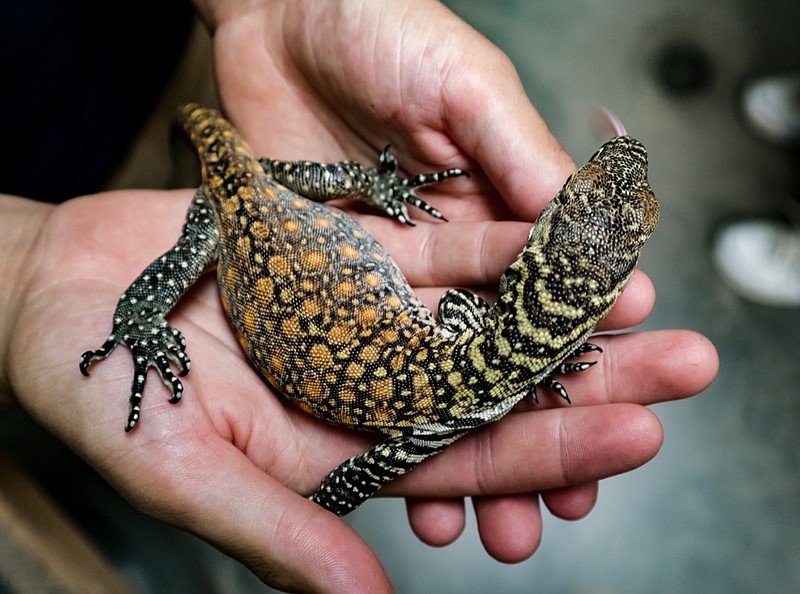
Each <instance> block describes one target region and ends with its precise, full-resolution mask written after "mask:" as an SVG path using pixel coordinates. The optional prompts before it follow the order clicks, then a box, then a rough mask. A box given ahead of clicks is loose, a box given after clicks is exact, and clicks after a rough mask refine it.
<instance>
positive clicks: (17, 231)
mask: <svg viewBox="0 0 800 594" xmlns="http://www.w3.org/2000/svg"><path fill="white" fill-rule="evenodd" d="M52 208H53V207H52V206H50V205H47V204H42V203H38V202H34V201H33V200H27V199H24V198H17V197H14V196H8V195H3V194H0V404H2V403H8V402H11V401H12V400H13V396H12V394H11V388H10V385H9V380H8V377H9V376H8V373H7V371H8V369H7V357H8V345H9V343H10V340H11V334H12V332H13V328H14V325H15V320H16V317H17V312H18V311H19V306H20V299H21V296H22V294H23V291H24V290H25V287H26V286H27V281H28V278H29V275H30V273H31V269H32V262H31V258H30V256H31V249H32V246H33V245H34V243H35V241H36V239H37V237H38V236H39V230H40V229H41V228H42V226H43V224H44V221H45V219H46V217H47V215H48V213H49V212H50V211H51V210H52Z"/></svg>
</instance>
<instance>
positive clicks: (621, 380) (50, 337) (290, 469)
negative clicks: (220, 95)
mask: <svg viewBox="0 0 800 594" xmlns="http://www.w3.org/2000/svg"><path fill="white" fill-rule="evenodd" d="M189 199H190V193H189V192H186V191H178V192H156V191H123V192H115V193H111V194H107V195H97V196H92V197H87V198H82V199H78V200H75V201H72V202H69V203H67V204H64V205H61V206H59V207H56V208H53V209H51V210H49V211H48V216H47V217H46V218H43V220H42V223H41V225H40V228H39V231H38V233H29V234H26V236H28V237H35V241H34V242H33V243H32V244H31V245H29V246H28V249H26V250H19V251H18V254H20V258H19V260H20V264H21V265H20V266H19V267H18V268H17V270H18V275H17V276H16V278H12V279H10V280H11V281H12V282H11V283H10V284H11V285H12V286H14V287H18V290H16V291H15V292H14V296H13V298H12V299H9V300H7V301H5V303H6V304H7V308H4V313H11V314H12V316H11V317H10V318H8V317H4V322H7V323H6V324H4V325H2V326H1V327H2V328H3V333H2V335H0V338H2V339H3V340H2V342H0V345H2V347H0V355H2V361H1V362H2V363H3V365H2V369H5V370H8V374H7V377H5V376H4V378H3V380H4V382H3V384H4V385H7V386H8V388H9V389H10V390H11V391H12V392H13V393H14V394H15V395H16V397H17V398H18V400H19V402H20V403H21V404H22V405H23V406H24V407H25V408H26V409H27V410H28V411H29V412H30V413H31V414H32V415H33V416H34V417H35V418H37V419H38V421H39V422H40V423H41V424H42V425H43V426H45V427H46V428H48V429H49V430H50V431H52V432H53V433H54V434H55V435H57V436H58V437H59V438H60V439H62V440H63V441H64V442H65V443H67V444H68V445H69V446H70V447H71V448H73V449H74V450H75V451H76V452H78V453H79V454H80V455H82V456H83V457H84V458H85V459H87V460H88V461H89V462H90V463H91V464H92V465H93V466H94V467H95V468H96V469H97V470H99V471H100V472H101V473H103V474H104V475H105V476H106V477H107V478H108V479H109V480H110V481H111V482H112V484H114V485H115V486H116V487H117V488H118V489H119V490H120V491H121V492H122V493H123V494H125V495H126V496H127V497H128V498H129V499H130V500H131V501H132V502H133V503H134V504H136V505H137V506H138V507H140V508H141V509H143V510H144V511H146V512H148V513H151V514H153V515H155V516H156V517H159V518H161V519H163V520H165V521H167V522H170V523H173V524H176V525H178V526H181V527H183V528H184V529H186V530H188V531H191V532H193V533H195V534H198V535H200V536H201V537H203V538H205V539H206V540H208V541H210V542H212V543H214V544H215V545H217V546H218V547H219V548H221V549H222V550H224V551H226V552H227V553H229V554H230V555H231V556H233V557H235V558H237V559H239V560H241V561H242V562H244V563H245V564H247V565H248V566H249V567H250V568H251V569H252V570H253V571H255V572H256V573H257V574H258V575H259V576H260V577H261V578H262V579H264V581H266V582H267V583H270V584H272V585H274V586H276V587H279V588H287V589H295V590H306V589H308V590H315V591H319V590H326V591H348V592H357V591H364V592H380V591H388V589H389V587H390V586H389V583H388V579H387V577H386V575H385V573H384V572H383V570H382V568H381V566H380V563H379V561H378V560H377V559H376V558H375V557H374V555H373V554H372V553H371V551H370V550H369V548H368V547H367V545H366V544H365V543H364V542H363V541H362V540H361V539H360V538H359V537H358V535H357V534H356V533H355V532H354V531H353V530H352V529H350V528H349V527H348V526H347V524H346V523H344V522H342V521H341V520H340V519H339V518H336V517H335V516H333V515H332V514H330V513H328V512H326V511H324V510H322V509H321V508H319V507H318V506H316V505H315V504H313V503H310V502H309V501H308V500H306V499H305V498H304V497H303V496H301V495H305V494H308V493H310V492H311V491H313V490H314V489H315V488H316V486H317V484H318V482H319V480H320V479H321V478H322V477H323V476H324V475H325V474H327V472H328V471H329V470H330V469H331V468H333V467H334V466H335V465H336V464H338V463H339V462H340V461H342V460H343V459H345V458H347V457H349V456H351V455H354V454H357V453H360V452H362V451H364V450H365V449H366V448H367V447H368V445H370V444H371V443H372V440H371V438H370V437H369V436H368V435H366V434H361V433H358V432H353V431H347V430H343V429H339V428H336V427H332V426H329V425H326V424H324V423H321V422H318V421H316V420H315V419H312V418H311V417H309V416H308V415H306V414H305V413H302V412H301V411H299V409H297V408H296V407H294V406H292V405H291V404H288V403H286V402H285V401H284V400H283V399H281V398H279V397H278V396H276V395H275V394H274V393H273V392H272V391H271V390H270V389H269V387H268V386H267V385H266V384H265V383H264V382H263V381H262V380H261V378H260V377H259V376H257V374H256V373H255V372H254V371H253V370H252V368H251V367H250V365H249V364H248V362H247V361H246V359H245V357H244V355H243V353H242V351H241V349H240V348H239V345H238V343H237V342H236V340H235V339H234V337H233V334H232V332H231V330H230V328H229V326H228V324H227V321H226V320H225V319H224V316H223V314H222V312H221V308H220V307H219V301H218V294H217V290H216V286H215V283H214V282H213V279H212V278H210V277H205V278H204V279H203V280H202V281H201V282H200V283H199V284H198V285H197V286H196V287H195V289H194V290H192V291H191V292H190V294H189V295H187V296H186V297H185V298H184V300H183V301H182V302H181V303H180V304H179V305H178V307H177V308H176V309H175V310H174V312H173V313H172V314H171V317H170V319H171V321H172V322H173V324H174V325H175V327H177V328H179V329H180V330H181V331H182V332H183V333H184V334H185V336H186V339H187V343H188V347H187V348H188V351H189V353H190V354H191V357H192V360H193V363H194V367H193V371H192V373H191V374H190V375H189V376H188V377H187V378H186V380H185V385H186V394H185V398H184V400H183V401H182V402H181V403H180V404H179V405H177V406H174V405H171V404H169V402H168V399H169V394H168V391H167V390H166V389H164V388H163V387H162V386H161V385H160V384H159V383H157V382H155V381H153V380H154V379H155V374H151V375H152V376H153V377H151V382H150V384H149V387H148V388H147V389H146V393H145V399H144V401H143V413H142V421H141V422H140V425H139V426H137V428H136V430H135V431H134V432H132V433H130V434H127V433H125V431H124V424H125V419H126V415H127V406H128V405H127V395H128V390H129V388H130V381H131V372H132V365H131V360H130V356H129V354H128V353H127V352H126V351H125V349H124V348H120V349H118V350H117V351H115V352H114V353H113V354H112V355H111V357H110V358H109V359H108V360H107V361H105V362H103V363H102V364H99V365H97V366H96V367H94V368H93V373H92V377H91V378H90V379H87V378H84V377H83V376H81V375H80V373H79V372H78V369H77V357H78V356H79V354H80V352H82V351H83V350H84V349H85V348H87V347H91V346H93V345H95V344H99V342H100V341H102V340H103V339H104V338H105V336H106V334H107V333H108V329H109V324H110V320H111V316H112V313H113V309H114V306H115V304H116V300H117V297H118V295H119V293H120V292H121V291H122V290H123V289H124V288H125V287H126V286H127V285H128V284H129V283H130V280H131V279H132V278H133V277H134V276H135V275H136V274H138V272H139V271H140V270H141V269H142V268H143V267H144V266H145V265H146V264H147V263H148V260H150V259H152V258H153V257H154V256H156V255H158V253H160V252H161V251H163V250H164V249H166V248H167V247H169V244H170V242H171V241H172V239H173V238H174V237H175V236H176V235H177V233H178V230H179V227H180V223H181V220H182V211H183V210H184V208H185V207H186V205H187V204H188V201H189ZM38 207H39V206H38V205H36V207H35V208H38ZM142 213H146V216H143V214H142ZM451 225H452V227H459V226H462V225H466V226H468V227H471V226H472V225H474V223H464V224H461V223H458V222H455V223H452V224H448V225H439V226H433V225H432V226H431V230H428V231H423V230H422V229H420V231H417V230H416V229H411V230H409V229H406V230H407V231H408V232H409V233H412V234H414V233H430V234H431V237H432V240H433V241H435V242H437V243H438V242H439V241H441V242H443V245H446V244H447V242H448V241H449V238H450V235H449V234H450V233H451V232H450V231H449V229H450V228H451ZM486 225H487V228H486V231H485V232H486V234H487V238H488V239H489V240H490V243H493V242H495V241H497V239H498V237H496V236H495V235H498V236H502V235H503V234H504V230H505V228H506V226H507V225H509V223H487V224H486ZM468 231H469V229H462V232H461V235H466V234H467V232H468ZM445 232H447V234H446V235H444V236H442V235H441V234H442V233H445ZM458 235H460V234H459V233H455V234H454V236H458ZM412 245H415V246H417V247H416V248H414V250H412V251H413V253H410V254H409V258H410V262H411V264H410V265H409V266H408V267H407V272H408V275H409V277H410V278H411V279H412V282H413V279H419V278H425V277H426V275H427V273H426V272H425V269H426V268H427V267H430V269H431V270H437V269H440V268H441V267H438V266H435V265H434V266H431V263H429V262H426V261H425V260H426V258H425V250H424V248H422V247H421V244H420V243H418V242H416V241H412ZM437 253H438V252H437ZM484 260H487V261H483V262H481V263H479V264H478V265H477V266H475V270H482V269H484V268H486V269H488V270H491V267H492V266H493V264H492V263H491V260H492V258H491V257H487V258H484ZM415 263H416V264H415ZM433 264H435V262H434V263H433ZM470 268H471V267H469V266H466V267H465V270H469V269H470ZM447 270H448V272H446V274H445V277H444V278H439V277H434V278H432V279H431V280H432V281H433V282H434V283H439V282H443V281H445V280H447V281H449V280H453V281H454V284H469V282H474V281H475V280H476V278H475V277H474V276H472V274H473V273H471V272H469V273H467V274H466V275H461V274H458V273H456V272H453V271H452V270H450V269H447ZM490 274H493V273H490ZM645 285H646V283H645ZM435 291H436V290H431V289H429V290H428V292H429V293H431V294H432V293H433V292H435ZM644 293H646V291H644ZM622 299H623V300H624V301H623V303H622V304H621V305H622V306H623V307H622V308H621V310H622V311H623V312H624V311H625V310H626V309H627V310H629V311H639V312H642V311H644V310H646V309H647V307H648V305H649V297H648V296H647V295H643V296H641V295H640V296H637V295H636V294H635V293H631V292H629V293H628V294H626V296H625V297H623V298H622ZM637 301H639V303H638V304H637ZM626 304H627V305H626ZM618 309H619V308H618ZM628 315H629V314H620V313H618V312H615V313H614V315H613V316H612V317H610V321H611V323H612V324H623V325H624V324H626V323H628V322H630V321H631V320H630V318H628V317H626V316H628ZM601 343H602V344H603V345H604V346H606V348H607V352H606V354H605V355H604V356H603V357H602V358H601V364H600V365H598V366H596V367H595V368H594V369H593V370H592V372H591V375H592V377H591V378H590V377H589V376H590V373H586V374H579V375H580V376H576V377H575V380H574V381H573V382H570V384H569V385H570V389H571V390H572V391H573V395H574V396H573V397H574V398H575V400H576V401H577V400H580V402H581V403H583V404H598V406H575V407H572V408H555V409H552V410H541V411H537V412H530V411H524V410H520V411H518V412H517V413H515V414H511V415H509V416H508V417H507V418H506V419H504V420H502V421H501V422H499V423H497V424H495V425H492V426H490V427H488V428H486V429H484V430H480V431H477V432H475V433H474V434H472V435H471V436H468V437H465V438H464V439H462V440H461V441H460V442H458V443H457V444H455V445H454V446H452V447H451V448H450V449H448V450H446V451H445V452H444V453H442V454H440V455H439V456H437V457H435V458H434V459H432V460H431V461H429V462H427V463H425V464H424V465H422V466H421V467H419V468H418V469H416V470H414V471H412V473H410V474H409V475H407V476H406V477H403V478H401V479H400V480H398V481H396V482H395V483H394V484H390V485H388V486H387V489H386V491H385V493H386V494H393V495H398V496H406V497H425V498H428V500H427V503H426V504H424V505H423V504H419V505H414V506H411V507H410V513H411V515H412V525H413V526H414V527H415V529H416V530H417V531H418V532H419V531H422V532H423V533H424V535H423V538H426V539H427V540H429V541H432V540H436V539H437V538H442V535H444V536H445V537H447V534H448V531H451V530H452V526H443V525H442V524H443V522H444V523H445V524H446V523H450V522H452V519H453V518H457V517H458V513H455V514H454V513H453V512H454V510H455V511H456V512H457V508H458V506H459V505H461V504H460V503H459V501H460V499H459V498H461V497H463V496H464V495H476V496H482V497H480V498H479V499H478V501H477V502H476V511H477V514H478V518H479V521H480V524H481V534H482V537H483V539H484V541H485V543H486V546H487V549H488V550H490V551H500V553H499V554H498V556H501V557H502V555H503V551H507V554H508V560H511V559H512V558H513V557H512V556H513V555H519V554H520V551H521V550H523V549H524V548H525V547H528V549H529V552H528V554H530V552H531V551H532V549H530V539H531V534H534V535H537V534H538V533H539V532H540V530H541V526H540V525H538V521H539V513H538V508H537V507H536V497H535V495H533V494H532V493H535V492H537V491H542V492H543V493H542V496H543V498H544V500H545V502H546V503H547V504H548V505H549V506H550V507H551V509H554V510H556V513H557V514H559V515H562V516H565V517H570V516H574V515H581V514H582V513H584V509H588V508H587V504H588V506H590V505H591V501H587V500H586V498H587V497H588V499H593V497H594V490H593V489H594V488H593V487H590V488H589V489H578V490H577V491H575V492H574V493H572V494H571V493H570V491H569V490H568V489H565V487H567V486H569V485H576V484H585V483H587V482H589V483H590V484H591V481H594V480H596V479H598V478H601V477H604V476H607V475H609V474H614V473H617V472H624V471H626V470H629V469H630V468H633V467H635V466H638V465H639V464H641V463H643V462H645V461H646V460H647V459H649V458H650V457H651V456H652V455H653V454H654V453H655V451H656V450H657V449H658V447H659V445H660V439H661V434H660V429H659V425H658V423H657V421H656V420H655V418H654V417H653V416H652V415H651V414H650V413H649V412H647V410H646V409H644V408H642V407H639V406H633V405H631V404H620V403H622V402H628V403H631V402H639V403H644V402H653V401H657V400H666V399H671V398H675V397H679V396H681V395H684V394H687V393H691V392H693V391H696V390H697V389H700V388H701V387H702V386H701V385H700V382H701V381H707V379H708V377H709V375H710V374H709V372H704V371H700V372H698V373H696V374H691V373H686V369H687V368H689V369H696V368H697V366H701V365H703V364H708V362H709V361H710V360H711V359H712V355H713V352H712V351H709V350H708V347H707V345H706V344H705V343H703V342H702V341H701V339H699V338H698V337H696V336H695V335H692V334H684V333H678V332H673V333H662V334H660V335H659V334H655V335H648V334H644V335H639V336H636V335H629V336H621V337H614V338H606V339H603V340H602V341H601ZM642 351H644V352H646V353H647V355H648V356H647V357H645V358H643V357H642V356H641V353H642ZM678 368H680V370H681V373H676V371H677V370H678ZM65 396H66V398H65ZM609 402H616V403H618V404H605V403H609ZM534 454H535V455H536V465H535V468H531V466H530V464H529V460H530V458H531V456H532V455H534ZM496 494H510V495H506V496H504V497H495V495H496ZM441 512H444V513H441ZM520 514H521V515H520ZM461 515H463V510H462V511H461ZM512 518H513V522H511V521H510V520H512ZM515 527H517V529H515ZM518 528H524V530H520V529H518ZM425 531H427V532H425ZM425 535H427V536H425Z"/></svg>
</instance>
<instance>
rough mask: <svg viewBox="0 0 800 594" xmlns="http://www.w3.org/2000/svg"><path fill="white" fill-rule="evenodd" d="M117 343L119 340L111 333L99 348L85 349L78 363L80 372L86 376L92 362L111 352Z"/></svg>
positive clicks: (103, 357)
mask: <svg viewBox="0 0 800 594" xmlns="http://www.w3.org/2000/svg"><path fill="white" fill-rule="evenodd" d="M118 344H119V340H118V339H117V337H116V336H115V335H114V334H112V335H111V336H109V337H108V339H106V341H105V342H104V343H103V344H102V346H101V347H100V348H99V349H97V350H95V351H86V352H85V353H83V354H82V355H81V362H80V364H79V368H80V370H81V373H82V374H83V375H85V376H87V377H88V376H89V367H91V365H92V363H94V362H95V361H100V360H101V359H105V358H106V357H108V356H109V355H110V354H111V351H113V350H114V348H115V347H116V346H117V345H118Z"/></svg>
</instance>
